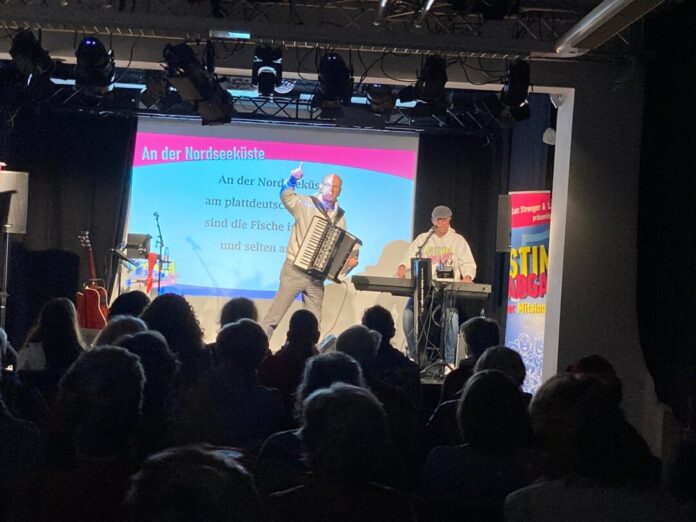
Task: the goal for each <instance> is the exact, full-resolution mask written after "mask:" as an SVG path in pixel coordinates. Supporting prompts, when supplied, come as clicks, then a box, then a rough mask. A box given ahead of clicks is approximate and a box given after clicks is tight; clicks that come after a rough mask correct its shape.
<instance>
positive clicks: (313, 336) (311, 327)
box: [288, 310, 319, 348]
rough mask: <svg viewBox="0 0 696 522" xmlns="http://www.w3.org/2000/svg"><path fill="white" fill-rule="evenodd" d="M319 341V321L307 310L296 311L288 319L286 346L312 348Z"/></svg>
mask: <svg viewBox="0 0 696 522" xmlns="http://www.w3.org/2000/svg"><path fill="white" fill-rule="evenodd" d="M317 341H319V321H317V317H316V316H315V315H314V314H313V313H312V312H310V311H309V310H297V311H296V312H295V313H293V314H292V316H291V317H290V325H289V326H288V344H290V345H293V346H311V347H312V348H314V346H315V345H316V344H317Z"/></svg>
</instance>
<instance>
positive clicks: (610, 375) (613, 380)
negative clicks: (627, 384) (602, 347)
mask: <svg viewBox="0 0 696 522" xmlns="http://www.w3.org/2000/svg"><path fill="white" fill-rule="evenodd" d="M566 372H568V373H572V374H574V375H590V376H592V377H594V378H595V379H599V380H600V381H602V382H603V383H604V384H606V385H607V386H609V387H610V388H611V389H612V390H613V391H614V394H615V400H616V402H617V403H619V404H620V403H621V400H622V399H623V384H622V383H621V379H619V376H618V375H617V374H616V369H614V367H613V366H612V364H611V363H610V362H609V361H607V360H606V359H605V358H604V357H602V356H601V355H598V354H594V355H588V356H587V357H583V358H582V359H580V360H579V361H578V362H576V363H574V364H571V365H569V366H568V368H566Z"/></svg>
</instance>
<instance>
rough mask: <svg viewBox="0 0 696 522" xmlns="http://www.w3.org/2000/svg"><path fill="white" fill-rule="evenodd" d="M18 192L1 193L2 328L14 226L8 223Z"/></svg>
mask: <svg viewBox="0 0 696 522" xmlns="http://www.w3.org/2000/svg"><path fill="white" fill-rule="evenodd" d="M16 193H17V191H16V190H7V191H5V192H0V226H2V239H3V243H4V249H3V262H2V288H0V328H5V316H6V312H7V298H8V297H9V296H10V294H8V293H7V284H8V275H9V269H10V229H11V228H12V225H10V224H8V223H7V220H8V218H9V216H10V203H11V202H12V195H13V194H16Z"/></svg>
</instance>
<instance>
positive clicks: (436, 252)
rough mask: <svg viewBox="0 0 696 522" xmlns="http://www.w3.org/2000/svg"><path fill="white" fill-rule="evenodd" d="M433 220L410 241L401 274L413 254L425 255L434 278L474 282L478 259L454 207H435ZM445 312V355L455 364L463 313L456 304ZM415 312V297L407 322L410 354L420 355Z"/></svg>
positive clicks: (407, 314) (411, 302)
mask: <svg viewBox="0 0 696 522" xmlns="http://www.w3.org/2000/svg"><path fill="white" fill-rule="evenodd" d="M431 220H432V224H433V226H432V228H431V229H430V230H429V231H428V232H424V233H422V234H420V235H418V237H416V239H414V240H413V242H412V243H411V244H410V245H409V247H408V252H407V253H406V257H405V258H404V260H403V261H402V263H401V264H400V265H399V267H398V268H397V273H396V274H397V276H398V277H406V275H407V270H408V268H410V266H411V261H410V260H411V258H413V257H421V258H430V260H431V262H432V270H433V274H432V276H433V280H440V281H452V282H454V281H460V282H463V283H472V282H473V281H474V278H475V277H476V261H474V256H473V254H472V253H471V248H469V244H468V243H467V242H466V239H464V237H463V236H462V235H461V234H457V232H456V231H455V230H454V229H453V228H452V227H451V226H450V223H451V221H452V211H451V210H450V209H449V207H446V206H444V205H439V206H437V207H435V208H434V209H433V212H432V214H431ZM407 267H408V268H407ZM453 304H454V303H452V305H453ZM443 313H444V318H445V320H444V321H443V324H445V325H446V330H445V331H444V332H442V334H444V335H445V339H444V350H445V353H444V354H443V355H444V357H445V360H446V361H447V362H448V363H450V364H453V363H455V361H454V357H455V352H456V348H457V333H458V332H459V314H458V313H457V309H456V308H454V307H453V306H448V307H447V308H446V309H445V310H443ZM413 315H414V314H413V298H411V299H409V300H408V302H407V303H406V308H405V309H404V314H403V326H404V332H405V334H406V342H407V343H408V352H409V355H410V356H411V358H413V359H416V350H417V346H416V342H415V339H414V338H413V319H414V317H413Z"/></svg>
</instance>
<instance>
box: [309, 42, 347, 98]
mask: <svg viewBox="0 0 696 522" xmlns="http://www.w3.org/2000/svg"><path fill="white" fill-rule="evenodd" d="M317 72H318V73H319V93H318V94H317V95H316V96H315V97H314V100H313V101H314V103H318V104H319V105H320V106H321V107H322V108H323V109H331V108H338V107H341V106H342V105H346V106H348V105H350V99H351V97H352V96H353V70H352V68H349V67H348V66H347V65H346V62H344V61H343V58H341V56H340V55H339V54H336V53H326V54H325V55H324V56H322V57H321V60H319V66H318V67H317Z"/></svg>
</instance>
